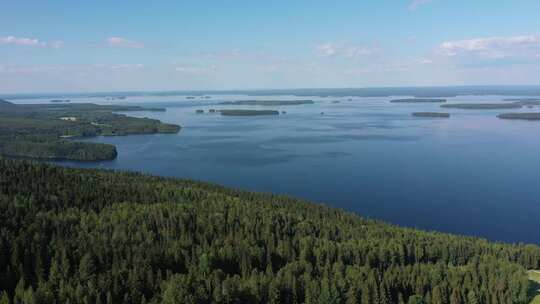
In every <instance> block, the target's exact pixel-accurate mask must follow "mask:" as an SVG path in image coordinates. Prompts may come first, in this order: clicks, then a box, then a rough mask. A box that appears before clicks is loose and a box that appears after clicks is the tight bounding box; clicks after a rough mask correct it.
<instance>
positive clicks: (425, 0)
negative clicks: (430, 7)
mask: <svg viewBox="0 0 540 304" xmlns="http://www.w3.org/2000/svg"><path fill="white" fill-rule="evenodd" d="M432 2H433V0H413V1H411V3H409V10H410V11H415V10H416V9H417V8H418V7H420V6H422V5H426V4H430V3H432Z"/></svg>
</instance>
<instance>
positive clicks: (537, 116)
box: [497, 113, 540, 120]
mask: <svg viewBox="0 0 540 304" xmlns="http://www.w3.org/2000/svg"><path fill="white" fill-rule="evenodd" d="M497 117H498V118H501V119H520V120H540V113H504V114H500V115H498V116H497Z"/></svg>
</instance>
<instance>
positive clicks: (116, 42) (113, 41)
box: [107, 37, 144, 49]
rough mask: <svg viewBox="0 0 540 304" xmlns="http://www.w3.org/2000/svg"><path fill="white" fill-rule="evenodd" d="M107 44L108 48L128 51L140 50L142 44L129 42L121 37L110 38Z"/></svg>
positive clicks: (142, 46)
mask: <svg viewBox="0 0 540 304" xmlns="http://www.w3.org/2000/svg"><path fill="white" fill-rule="evenodd" d="M107 44H108V45H109V46H110V47H117V48H129V49H142V48H144V44H142V43H141V42H138V41H133V40H129V39H126V38H122V37H110V38H108V39H107Z"/></svg>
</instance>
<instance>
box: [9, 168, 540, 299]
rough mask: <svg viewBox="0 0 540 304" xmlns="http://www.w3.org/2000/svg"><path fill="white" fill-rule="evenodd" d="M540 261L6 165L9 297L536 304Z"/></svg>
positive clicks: (345, 219)
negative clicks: (531, 276)
mask: <svg viewBox="0 0 540 304" xmlns="http://www.w3.org/2000/svg"><path fill="white" fill-rule="evenodd" d="M539 263H540V248H538V247H537V246H532V245H507V244H498V243H490V242H488V241H486V240H482V239H477V238H471V237H462V236H453V235H449V234H443V233H435V232H424V231H419V230H415V229H407V228H400V227H396V226H393V225H388V224H385V223H382V222H378V221H373V220H366V219H363V218H360V217H358V216H357V215H354V214H351V213H347V212H344V211H341V210H336V209H332V208H327V207H324V206H319V205H314V204H309V203H307V202H303V201H300V200H296V199H292V198H288V197H283V196H274V195H269V194H255V193H249V192H242V191H236V190H231V189H226V188H222V187H219V186H214V185H209V184H205V183H198V182H192V181H187V180H175V179H167V178H159V177H151V176H143V175H139V174H133V173H119V172H110V171H100V170H82V169H68V168H62V167H55V166H49V165H43V164H37V163H32V162H26V161H14V160H0V301H4V302H5V301H6V300H5V299H7V300H8V301H11V303H21V302H23V303H30V302H33V301H34V302H35V303H68V302H69V303H97V302H100V303H122V302H124V303H143V302H146V303H321V304H322V303H365V304H375V303H377V304H379V303H381V304H382V303H404V304H405V303H527V300H528V298H527V291H528V289H529V282H528V280H527V274H526V273H525V269H526V268H538V267H539V266H540V264H539ZM4 294H5V295H7V296H4Z"/></svg>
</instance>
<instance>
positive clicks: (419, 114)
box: [412, 112, 450, 118]
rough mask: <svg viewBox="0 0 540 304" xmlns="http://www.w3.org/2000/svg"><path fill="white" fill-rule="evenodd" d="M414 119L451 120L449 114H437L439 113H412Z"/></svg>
mask: <svg viewBox="0 0 540 304" xmlns="http://www.w3.org/2000/svg"><path fill="white" fill-rule="evenodd" d="M412 116H414V117H426V118H427V117H429V118H449V117H450V114H449V113H437V112H415V113H412Z"/></svg>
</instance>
